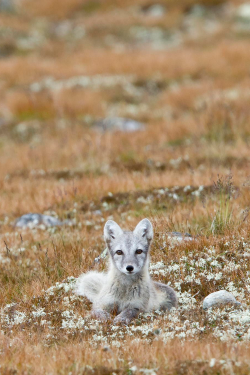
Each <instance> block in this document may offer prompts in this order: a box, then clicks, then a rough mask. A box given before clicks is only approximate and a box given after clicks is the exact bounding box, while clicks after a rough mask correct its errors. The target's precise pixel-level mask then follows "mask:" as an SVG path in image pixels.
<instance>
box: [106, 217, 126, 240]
mask: <svg viewBox="0 0 250 375" xmlns="http://www.w3.org/2000/svg"><path fill="white" fill-rule="evenodd" d="M122 233H123V230H122V229H121V228H120V227H119V225H118V224H116V222H115V221H113V220H108V221H107V222H106V224H105V226H104V239H105V241H106V242H110V241H112V240H114V239H115V238H117V237H118V236H120V235H121V234H122Z"/></svg>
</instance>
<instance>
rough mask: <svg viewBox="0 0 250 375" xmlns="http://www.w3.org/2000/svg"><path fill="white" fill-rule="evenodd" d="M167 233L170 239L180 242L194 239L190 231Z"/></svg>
mask: <svg viewBox="0 0 250 375" xmlns="http://www.w3.org/2000/svg"><path fill="white" fill-rule="evenodd" d="M167 235H168V239H169V240H174V241H178V242H181V241H192V240H193V237H192V236H191V234H189V233H181V232H169V233H168V234H167Z"/></svg>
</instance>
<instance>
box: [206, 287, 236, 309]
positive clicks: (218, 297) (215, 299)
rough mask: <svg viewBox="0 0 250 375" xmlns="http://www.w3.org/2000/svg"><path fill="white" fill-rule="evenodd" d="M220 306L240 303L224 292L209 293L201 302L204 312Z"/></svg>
mask: <svg viewBox="0 0 250 375" xmlns="http://www.w3.org/2000/svg"><path fill="white" fill-rule="evenodd" d="M221 305H241V303H240V302H238V301H236V299H235V297H234V296H233V295H232V294H231V293H229V292H227V291H226V290H219V291H218V292H214V293H211V294H209V295H208V296H207V297H206V298H205V299H204V301H203V309H204V310H207V309H209V308H210V307H218V306H221Z"/></svg>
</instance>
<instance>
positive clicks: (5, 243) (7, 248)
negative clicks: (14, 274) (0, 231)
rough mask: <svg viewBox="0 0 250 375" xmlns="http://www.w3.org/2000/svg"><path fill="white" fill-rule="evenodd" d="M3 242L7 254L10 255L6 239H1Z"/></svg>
mask: <svg viewBox="0 0 250 375" xmlns="http://www.w3.org/2000/svg"><path fill="white" fill-rule="evenodd" d="M3 242H4V243H5V247H6V251H7V255H8V256H9V255H10V249H9V248H8V245H7V242H6V241H3Z"/></svg>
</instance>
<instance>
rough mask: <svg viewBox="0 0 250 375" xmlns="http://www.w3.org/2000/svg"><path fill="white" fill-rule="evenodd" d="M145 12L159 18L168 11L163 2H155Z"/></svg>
mask: <svg viewBox="0 0 250 375" xmlns="http://www.w3.org/2000/svg"><path fill="white" fill-rule="evenodd" d="M144 12H145V13H146V15H147V16H150V17H155V18H159V17H163V16H164V14H165V13H166V9H165V7H164V6H163V5H161V4H153V5H151V6H149V7H147V9H145V11H144Z"/></svg>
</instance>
